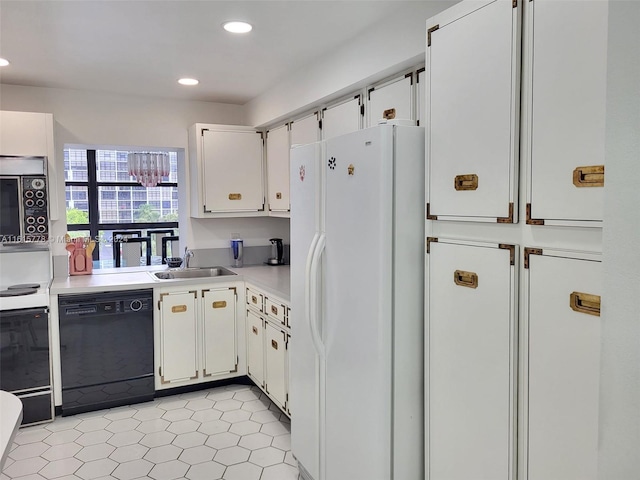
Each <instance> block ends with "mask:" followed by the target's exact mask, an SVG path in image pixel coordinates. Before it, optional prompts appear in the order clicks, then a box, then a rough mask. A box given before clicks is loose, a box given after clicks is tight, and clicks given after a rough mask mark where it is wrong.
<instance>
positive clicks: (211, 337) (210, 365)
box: [202, 288, 238, 377]
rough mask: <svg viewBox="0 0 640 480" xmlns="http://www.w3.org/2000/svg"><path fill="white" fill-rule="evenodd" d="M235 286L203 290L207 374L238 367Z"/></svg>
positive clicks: (217, 373) (215, 373) (203, 327)
mask: <svg viewBox="0 0 640 480" xmlns="http://www.w3.org/2000/svg"><path fill="white" fill-rule="evenodd" d="M235 301H236V292H235V289H229V288H226V289H212V290H203V291H202V330H203V332H202V333H203V335H202V337H203V342H202V343H203V353H204V355H203V369H202V373H203V376H204V377H211V376H213V375H219V374H225V373H230V372H234V371H237V369H238V349H237V341H236V308H235Z"/></svg>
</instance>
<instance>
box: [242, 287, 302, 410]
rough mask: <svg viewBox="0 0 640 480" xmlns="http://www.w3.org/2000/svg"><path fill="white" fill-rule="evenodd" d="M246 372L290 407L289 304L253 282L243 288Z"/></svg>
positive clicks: (282, 405) (282, 406)
mask: <svg viewBox="0 0 640 480" xmlns="http://www.w3.org/2000/svg"><path fill="white" fill-rule="evenodd" d="M246 299H247V300H246V301H247V307H246V312H247V316H246V338H247V375H248V376H249V378H251V380H253V381H254V382H255V384H256V385H257V386H258V387H260V388H261V389H262V391H264V392H265V393H266V394H267V395H268V396H269V398H270V399H271V400H272V401H273V403H275V404H276V405H277V406H278V407H279V408H280V409H281V410H282V411H283V412H285V413H286V414H287V415H289V416H291V412H290V411H289V342H290V340H291V332H290V330H289V306H288V305H287V304H286V303H285V302H283V301H282V300H281V299H278V298H277V297H274V296H272V295H270V294H269V293H266V292H263V291H261V290H259V289H257V288H256V287H254V286H248V287H247V291H246Z"/></svg>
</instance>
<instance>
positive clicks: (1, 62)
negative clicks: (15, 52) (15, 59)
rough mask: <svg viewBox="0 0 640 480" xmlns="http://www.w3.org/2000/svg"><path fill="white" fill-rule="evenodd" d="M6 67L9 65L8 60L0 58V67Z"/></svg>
mask: <svg viewBox="0 0 640 480" xmlns="http://www.w3.org/2000/svg"><path fill="white" fill-rule="evenodd" d="M7 65H9V60H7V59H5V58H0V67H6V66H7Z"/></svg>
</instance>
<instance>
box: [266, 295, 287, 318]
mask: <svg viewBox="0 0 640 480" xmlns="http://www.w3.org/2000/svg"><path fill="white" fill-rule="evenodd" d="M264 306H265V313H266V314H267V315H268V316H269V317H270V318H271V319H273V320H275V321H277V322H278V323H280V324H282V325H286V324H287V323H286V320H285V316H286V310H287V307H286V305H283V304H282V303H279V302H274V301H273V300H271V299H270V298H269V297H265V299H264Z"/></svg>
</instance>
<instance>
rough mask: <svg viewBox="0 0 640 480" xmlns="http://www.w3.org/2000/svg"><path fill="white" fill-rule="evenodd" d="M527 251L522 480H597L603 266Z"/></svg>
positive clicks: (548, 253)
mask: <svg viewBox="0 0 640 480" xmlns="http://www.w3.org/2000/svg"><path fill="white" fill-rule="evenodd" d="M529 251H530V250H528V249H525V258H528V262H527V260H525V262H526V263H528V267H529V268H528V270H527V272H528V274H527V275H526V280H528V285H527V284H525V291H526V293H527V295H528V299H527V302H528V308H527V309H526V310H525V311H527V312H528V318H527V321H526V327H525V332H526V341H525V348H526V363H525V365H524V371H525V372H528V379H525V381H524V382H523V384H524V385H525V387H528V390H527V391H525V394H524V395H523V396H524V398H525V402H526V404H525V405H524V408H523V412H524V413H525V414H526V413H528V417H525V421H524V425H525V426H526V434H525V438H524V442H525V445H526V447H525V448H526V450H525V451H527V452H528V455H526V458H525V459H524V460H526V461H527V462H528V464H527V465H526V467H525V472H526V476H524V477H523V478H526V479H528V480H543V479H544V480H596V479H597V478H598V466H597V459H598V398H599V393H600V392H599V377H600V329H601V319H600V295H601V292H602V281H601V275H602V273H601V271H602V269H601V263H600V262H599V261H594V260H593V259H591V258H590V259H587V258H581V257H580V256H573V258H571V257H570V256H569V255H568V254H567V253H566V252H552V251H547V250H546V249H545V250H544V251H543V252H542V251H537V253H539V254H536V255H533V254H531V255H527V252H529ZM534 252H535V251H534ZM563 255H564V256H563ZM594 257H596V258H597V256H595V255H594Z"/></svg>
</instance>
